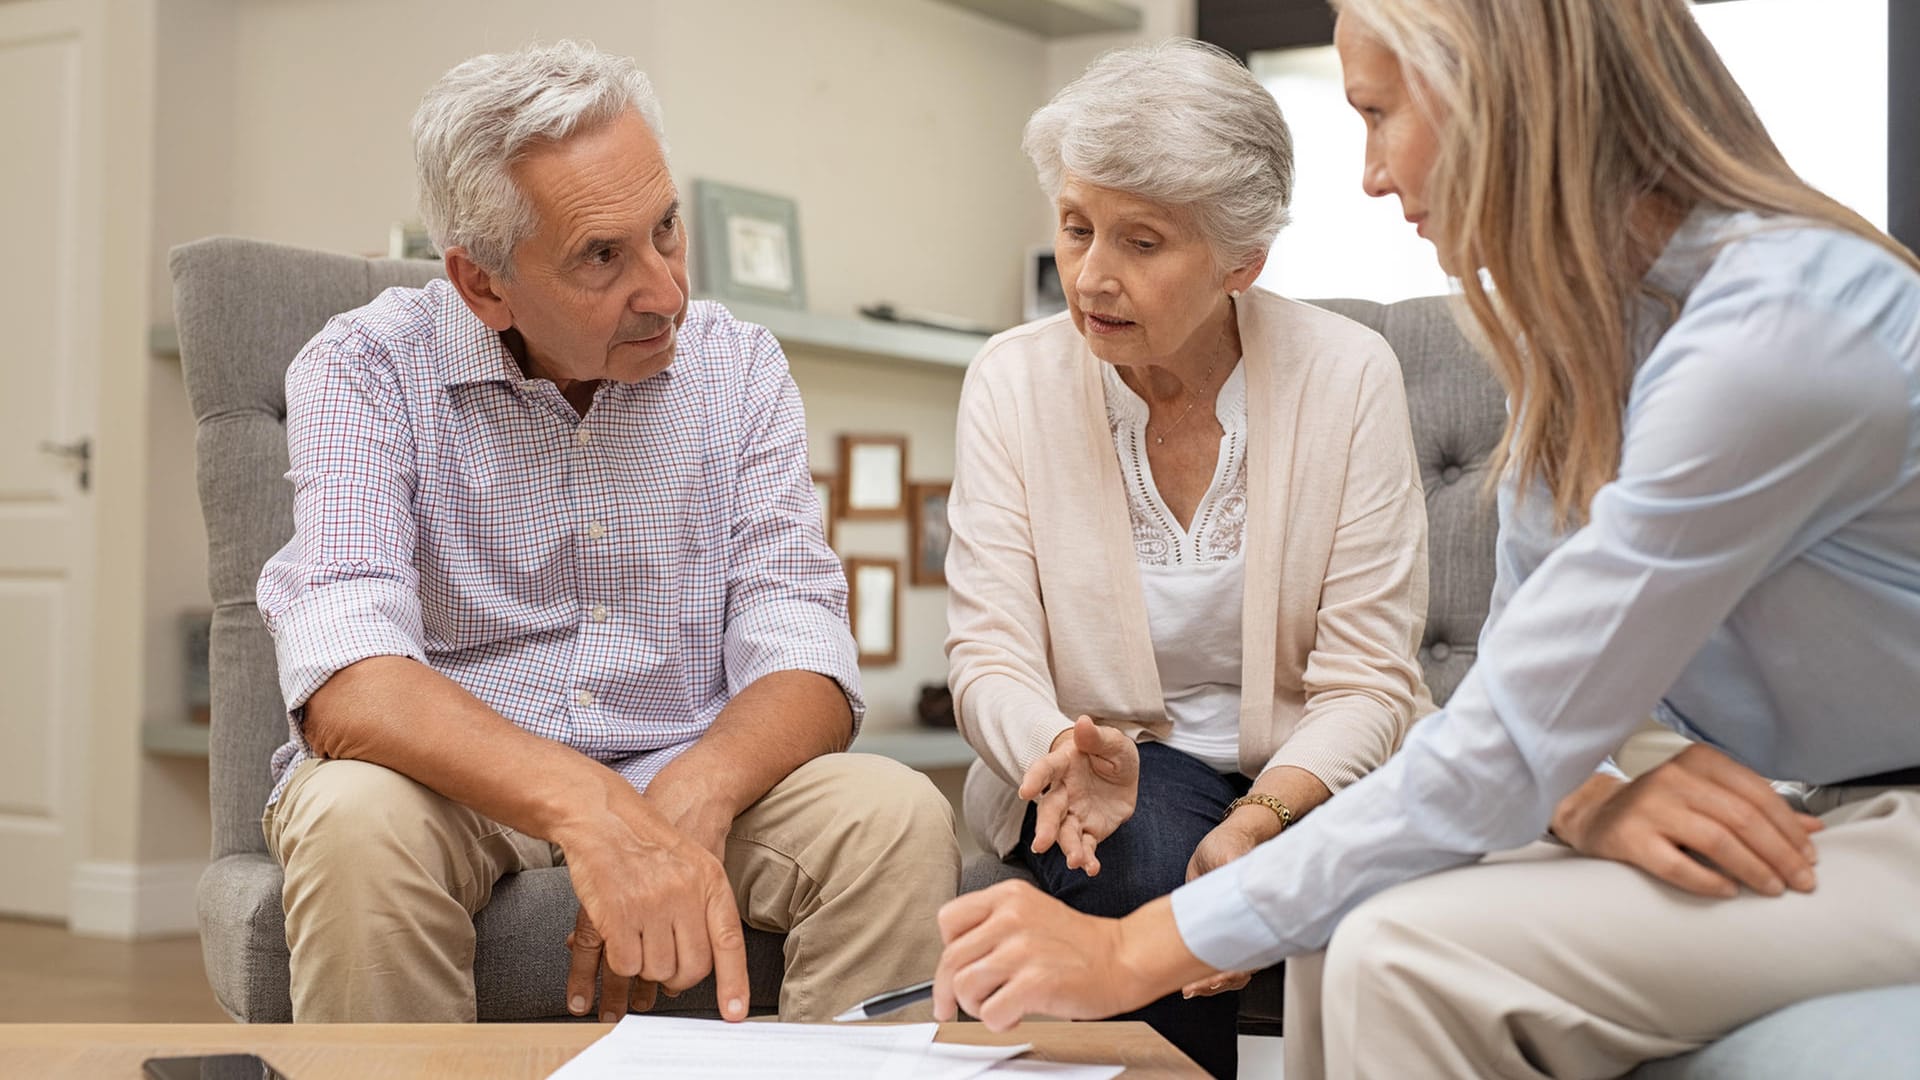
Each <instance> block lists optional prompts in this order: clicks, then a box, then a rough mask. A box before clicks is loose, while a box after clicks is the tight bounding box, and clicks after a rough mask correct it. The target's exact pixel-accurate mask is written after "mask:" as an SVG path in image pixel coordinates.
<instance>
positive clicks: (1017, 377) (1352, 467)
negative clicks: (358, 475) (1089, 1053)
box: [947, 41, 1428, 1076]
mask: <svg viewBox="0 0 1920 1080" xmlns="http://www.w3.org/2000/svg"><path fill="white" fill-rule="evenodd" d="M1025 147H1026V150H1027V153H1028V154H1029V155H1030V156H1031V157H1032V159H1033V162H1034V165H1035V167H1036V168H1037V169H1038V171H1039V175H1040V182H1041V186H1042V187H1043V188H1044V189H1045V191H1046V192H1047V194H1048V195H1049V196H1050V197H1051V198H1052V199H1053V201H1054V204H1055V209H1056V211H1057V224H1058V232H1057V234H1056V237H1055V241H1054V250H1055V254H1056V257H1057V259H1058V265H1059V268H1060V279H1061V283H1062V285H1063V286H1064V288H1065V291H1066V295H1067V301H1068V311H1067V312H1066V313H1065V314H1062V315H1058V316H1055V317H1053V318H1050V319H1045V320H1042V321H1040V322H1037V323H1033V324H1031V325H1028V326H1023V327H1020V328H1017V329H1015V330H1012V331H1009V332H1008V333H1006V334H1003V335H1001V336H1000V337H998V338H996V339H994V340H993V341H991V342H989V343H988V345H987V347H986V348H985V349H984V350H983V351H982V353H981V355H980V357H979V359H978V360H977V361H976V363H975V364H974V366H973V368H972V370H971V371H970V373H969V375H968V379H967V385H966V389H965V391H964V392H963V394H962V398H961V405H960V424H959V436H958V448H957V452H956V462H955V469H954V486H953V493H952V499H951V502H950V503H949V505H948V513H949V517H950V519H951V523H952V527H953V543H952V547H951V549H950V550H951V553H950V555H949V558H948V566H947V577H948V583H949V585H950V587H951V600H950V604H949V619H950V623H951V636H950V637H949V639H948V642H947V649H948V654H949V657H950V660H951V666H952V686H953V692H954V698H955V703H956V706H957V711H958V715H959V722H960V727H961V730H962V731H963V732H964V733H965V734H966V737H967V739H968V741H969V742H970V743H972V745H973V747H974V748H975V749H976V750H977V751H978V752H979V754H980V757H981V761H980V763H979V764H977V765H976V766H975V767H974V769H973V772H972V774H971V775H970V776H969V777H968V783H967V817H968V820H969V823H970V824H971V825H972V827H973V828H974V830H975V832H976V833H977V834H978V835H979V836H981V837H982V839H983V840H984V841H985V842H986V843H988V844H989V845H990V846H991V847H992V849H993V850H994V851H995V852H996V853H998V854H1000V855H1003V856H1004V855H1007V854H1008V853H1009V852H1016V851H1017V853H1018V854H1017V857H1018V858H1019V859H1021V860H1022V861H1024V863H1025V864H1026V865H1027V867H1028V868H1030V869H1031V870H1032V871H1033V873H1034V875H1035V876H1036V877H1037V878H1038V879H1039V881H1040V882H1041V883H1042V885H1043V887H1044V888H1045V889H1046V890H1047V891H1048V892H1049V893H1051V894H1053V895H1054V896H1057V897H1059V898H1060V899H1062V900H1064V901H1066V902H1067V903H1068V904H1069V905H1071V906H1072V907H1074V908H1076V909H1078V910H1080V911H1083V912H1088V913H1092V914H1098V915H1106V916H1119V915H1124V914H1126V913H1127V912H1129V911H1131V910H1133V909H1134V908H1136V907H1138V906H1139V905H1141V904H1143V903H1146V902H1147V901H1150V900H1152V899H1154V898H1155V897H1159V896H1162V895H1164V894H1166V893H1168V892H1169V891H1171V890H1173V889H1175V888H1177V887H1178V886H1180V885H1181V884H1182V883H1184V882H1185V881H1187V880H1188V879H1189V878H1191V877H1194V876H1197V875H1198V874H1201V873H1204V872H1206V871H1208V870H1211V869H1212V868H1214V867H1216V866H1219V865H1221V864H1224V863H1226V862H1229V861H1231V860H1233V859H1235V858H1238V857H1239V856H1241V855H1244V854H1246V853H1247V852H1248V851H1250V850H1252V849H1253V848H1254V847H1255V846H1256V845H1258V844H1260V843H1262V842H1264V841H1266V840H1269V839H1272V838H1273V837H1275V836H1277V835H1279V833H1280V832H1281V830H1283V829H1284V828H1286V826H1287V825H1288V824H1289V823H1290V822H1292V821H1294V820H1296V819H1298V818H1300V817H1301V816H1303V815H1305V814H1306V813H1307V812H1308V811H1310V810H1312V809H1313V808H1314V807H1316V806H1318V805H1320V804H1321V803H1322V802H1324V801H1326V800H1327V799H1328V798H1329V797H1330V796H1331V795H1332V794H1333V793H1334V792H1335V791H1338V790H1340V789H1341V788H1342V787H1344V786H1346V785H1348V784H1350V783H1352V782H1353V781H1354V780H1356V779H1358V778H1359V777H1361V776H1362V775H1364V774H1366V773H1367V772H1368V771H1369V770H1371V769H1373V768H1375V767H1376V766H1378V765H1379V764H1380V763H1381V762H1382V761H1384V760H1386V758H1387V756H1388V755H1390V754H1391V753H1393V751H1394V749H1395V748H1396V747H1397V746H1398V745H1399V742H1400V739H1401V737H1402V735H1403V734H1404V733H1405V731H1406V729H1407V726H1408V725H1409V723H1411V722H1412V721H1413V720H1414V719H1415V717H1417V716H1418V715H1420V714H1421V713H1422V712H1423V711H1424V710H1425V709H1426V708H1427V707H1428V706H1427V705H1426V703H1427V701H1428V698H1427V694H1426V690H1425V686H1424V684H1423V683H1422V681H1421V677H1420V672H1419V668H1418V666H1417V664H1416V661H1415V650H1416V649H1417V648H1418V646H1419V641H1420V633H1421V629H1422V626H1423V623H1424V619H1425V614H1426V578H1427V559H1426V516H1425V504H1424V501H1423V499H1422V495H1421V488H1420V482H1419V477H1418V474H1417V471H1416V465H1415V461H1414V453H1413V446H1412V436H1411V433H1410V430H1409V427H1408V422H1407V409H1406V402H1405V399H1404V391H1403V387H1402V384H1401V377H1400V370H1399V367H1398V365H1397V363H1396V362H1395V360H1394V357H1393V354H1392V352H1391V351H1390V350H1389V349H1388V347H1387V345H1386V343H1385V342H1384V341H1382V340H1381V339H1380V338H1379V337H1378V336H1376V335H1375V334H1373V333H1372V332H1370V331H1368V330H1366V329H1364V328H1362V327H1360V326H1358V325H1356V324H1354V323H1352V322H1349V321H1347V320H1345V319H1342V318H1340V317H1338V316H1336V315H1332V314H1329V313H1327V312H1325V311H1322V310H1320V309H1318V308H1314V307H1309V306H1307V305H1304V304H1299V303H1295V302H1292V301H1289V300H1285V299H1282V298H1280V297H1278V296H1275V295H1273V294H1271V293H1268V292H1265V291H1263V290H1260V289H1256V288H1254V287H1253V282H1254V279H1255V278H1256V277H1258V276H1259V274H1260V270H1261V267H1262V266H1263V265H1264V263H1265V261H1266V253H1267V250H1268V249H1269V247H1270V246H1271V245H1272V243H1273V238H1274V236H1275V234H1276V233H1277V232H1278V231H1279V229H1280V227H1281V226H1282V225H1283V224H1284V223H1285V221H1286V216H1287V200H1288V195H1289V189H1290V187H1291V183H1292V172H1293V162H1292V148H1291V143H1290V140H1289V137H1288V134H1287V127H1286V124H1285V122H1284V121H1283V120H1282V119H1281V116H1280V111H1279V109H1278V108H1277V107H1276V106H1275V104H1274V100H1273V98H1272V96H1271V95H1269V94H1268V93H1267V91H1266V90H1264V89H1262V88H1261V86H1260V85H1259V84H1258V83H1257V82H1255V81H1254V79H1253V78H1252V76H1251V75H1249V74H1248V73H1247V71H1246V69H1244V68H1243V67H1241V66H1240V65H1239V64H1238V63H1236V62H1235V61H1234V60H1233V59H1232V58H1231V57H1229V56H1227V55H1226V54H1224V53H1221V52H1219V51H1217V50H1215V49H1212V48H1210V47H1208V46H1204V45H1201V44H1199V43H1197V42H1192V41H1172V42H1168V43H1165V44H1162V45H1156V46H1150V47H1142V48H1134V49H1127V50H1123V51H1120V52H1115V53H1111V54H1108V55H1107V56H1105V57H1103V58H1102V59H1100V60H1099V61H1097V62H1096V63H1095V64H1094V65H1093V66H1092V67H1091V68H1089V69H1088V70H1087V72H1086V73H1085V74H1084V75H1083V76H1082V77H1081V78H1080V79H1079V80H1078V81H1076V82H1074V83H1073V84H1072V85H1070V86H1068V87H1067V88H1066V89H1064V90H1062V91H1061V92H1060V94H1059V95H1058V96H1057V97H1055V98H1054V100H1053V101H1052V102H1050V103H1049V104H1048V105H1047V106H1045V107H1044V108H1042V109H1041V110H1040V111H1039V112H1037V113H1035V114H1034V116H1033V119H1032V121H1031V122H1030V123H1029V124H1028V126H1027V132H1026V138H1025ZM1243 982H1244V978H1243V977H1225V978H1216V979H1209V980H1204V981H1203V982H1201V983H1199V984H1196V985H1194V986H1191V987H1188V988H1187V993H1188V995H1189V997H1188V999H1186V1000H1183V997H1182V995H1179V994H1169V995H1168V996H1166V997H1165V998H1164V999H1162V1000H1160V1001H1157V1002H1154V1003H1153V1004H1151V1005H1148V1006H1147V1007H1146V1008H1144V1009H1142V1010H1140V1011H1139V1012H1137V1013H1134V1014H1131V1015H1134V1016H1136V1017H1137V1018H1140V1019H1145V1020H1147V1021H1148V1022H1149V1023H1151V1024H1153V1025H1154V1027H1155V1028H1156V1029H1158V1030H1159V1031H1160V1032H1161V1033H1162V1034H1163V1035H1165V1036H1167V1037H1168V1038H1169V1039H1170V1040H1171V1041H1172V1042H1173V1043H1175V1044H1176V1045H1177V1046H1179V1047H1180V1048H1181V1049H1182V1050H1184V1051H1185V1052H1186V1053H1188V1054H1189V1055H1190V1056H1191V1057H1193V1058H1194V1059H1195V1060H1197V1061H1199V1062H1200V1063H1201V1064H1203V1065H1205V1066H1206V1067H1207V1068H1209V1069H1210V1070H1212V1071H1213V1072H1214V1073H1215V1074H1216V1075H1223V1076H1231V1075H1232V1074H1233V1070H1234V1062H1235V1039H1234V1035H1235V1033H1234V1018H1235V1013H1236V1006H1237V1001H1236V997H1237V995H1235V994H1233V993H1231V992H1228V993H1222V994H1219V995H1218V996H1209V994H1210V992H1211V991H1218V990H1222V989H1225V990H1229V991H1231V990H1232V989H1237V987H1238V986H1239V985H1240V984H1241V983H1243Z"/></svg>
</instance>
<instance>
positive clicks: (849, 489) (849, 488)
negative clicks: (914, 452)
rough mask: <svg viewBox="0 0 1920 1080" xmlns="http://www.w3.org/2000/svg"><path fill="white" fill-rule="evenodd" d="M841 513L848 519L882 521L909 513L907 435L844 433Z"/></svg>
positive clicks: (841, 454) (842, 442)
mask: <svg viewBox="0 0 1920 1080" xmlns="http://www.w3.org/2000/svg"><path fill="white" fill-rule="evenodd" d="M838 457H839V467H840V474H839V481H840V487H839V491H838V492H837V494H838V495H839V498H840V512H839V514H838V515H837V516H838V517H840V518H841V519H843V520H846V521H879V520H885V519H887V518H897V517H902V516H904V515H905V514H906V512H907V437H906V436H905V435H842V436H840V443H839V454H838Z"/></svg>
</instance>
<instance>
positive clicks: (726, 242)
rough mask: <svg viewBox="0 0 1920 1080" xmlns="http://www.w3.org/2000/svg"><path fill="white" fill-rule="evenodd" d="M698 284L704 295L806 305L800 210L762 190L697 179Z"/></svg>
mask: <svg viewBox="0 0 1920 1080" xmlns="http://www.w3.org/2000/svg"><path fill="white" fill-rule="evenodd" d="M693 198H694V207H695V210H694V220H693V232H694V240H695V252H696V254H697V255H698V258H697V259H696V260H695V264H694V272H695V288H696V290H697V291H698V292H699V294H700V295H701V296H703V297H711V298H712V299H715V300H722V301H726V300H740V301H745V302H747V303H753V304H767V305H769V306H772V307H783V308H796V309H804V308H805V307H806V306H807V289H806V282H805V280H804V279H803V277H802V274H801V265H800V208H799V207H798V206H796V205H795V204H794V201H793V200H792V199H789V198H786V197H784V196H781V195H769V194H767V193H765V192H761V191H749V190H747V189H746V188H737V187H732V186H730V185H727V184H716V183H714V182H712V181H710V180H695V181H694V182H693Z"/></svg>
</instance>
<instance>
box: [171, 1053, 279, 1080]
mask: <svg viewBox="0 0 1920 1080" xmlns="http://www.w3.org/2000/svg"><path fill="white" fill-rule="evenodd" d="M140 1069H141V1071H142V1072H143V1073H144V1074H145V1075H146V1077H147V1080H289V1077H288V1076H287V1074H286V1073H283V1072H281V1071H280V1070H279V1069H276V1068H274V1067H273V1066H271V1065H269V1064H267V1063H266V1060H265V1059H264V1058H262V1057H260V1056H259V1055H258V1054H206V1055H202V1056H200V1057H164V1058H160V1057H156V1058H148V1059H147V1060H145V1061H143V1062H141V1063H140Z"/></svg>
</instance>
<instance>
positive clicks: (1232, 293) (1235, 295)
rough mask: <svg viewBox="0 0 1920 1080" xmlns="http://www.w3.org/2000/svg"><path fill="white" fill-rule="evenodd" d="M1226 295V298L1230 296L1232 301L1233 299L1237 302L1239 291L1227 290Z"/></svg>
mask: <svg viewBox="0 0 1920 1080" xmlns="http://www.w3.org/2000/svg"><path fill="white" fill-rule="evenodd" d="M1227 295H1228V296H1230V297H1232V298H1233V299H1235V300H1238V299H1240V290H1239V289H1228V290H1227Z"/></svg>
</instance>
